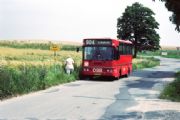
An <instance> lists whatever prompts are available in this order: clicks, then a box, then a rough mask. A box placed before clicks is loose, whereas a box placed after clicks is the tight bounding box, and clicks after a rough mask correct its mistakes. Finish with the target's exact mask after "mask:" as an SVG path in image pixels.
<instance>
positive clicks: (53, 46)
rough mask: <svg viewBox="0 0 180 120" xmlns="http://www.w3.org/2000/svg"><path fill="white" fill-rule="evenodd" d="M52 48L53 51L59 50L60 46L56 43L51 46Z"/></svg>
mask: <svg viewBox="0 0 180 120" xmlns="http://www.w3.org/2000/svg"><path fill="white" fill-rule="evenodd" d="M50 50H52V51H59V50H60V47H59V46H58V45H56V44H53V45H51V46H50Z"/></svg>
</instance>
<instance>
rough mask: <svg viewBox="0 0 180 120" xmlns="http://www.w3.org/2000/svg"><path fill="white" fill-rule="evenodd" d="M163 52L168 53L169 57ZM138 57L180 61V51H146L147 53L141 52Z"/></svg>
mask: <svg viewBox="0 0 180 120" xmlns="http://www.w3.org/2000/svg"><path fill="white" fill-rule="evenodd" d="M162 52H167V55H162V54H161V53H162ZM138 55H142V56H162V57H166V58H176V59H180V50H179V51H177V50H158V51H146V52H139V53H138Z"/></svg>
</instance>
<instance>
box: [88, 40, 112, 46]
mask: <svg viewBox="0 0 180 120" xmlns="http://www.w3.org/2000/svg"><path fill="white" fill-rule="evenodd" d="M85 44H86V45H112V42H111V41H110V40H104V39H102V40H99V39H98V40H97V39H87V40H85Z"/></svg>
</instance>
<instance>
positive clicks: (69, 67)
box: [65, 56, 74, 74]
mask: <svg viewBox="0 0 180 120" xmlns="http://www.w3.org/2000/svg"><path fill="white" fill-rule="evenodd" d="M65 69H66V73H67V74H71V73H72V72H73V71H74V60H73V59H72V58H71V57H70V56H68V58H67V59H66V61H65Z"/></svg>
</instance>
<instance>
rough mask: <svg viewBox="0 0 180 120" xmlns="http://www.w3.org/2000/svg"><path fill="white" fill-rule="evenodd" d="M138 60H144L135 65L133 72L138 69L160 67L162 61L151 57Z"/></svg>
mask: <svg viewBox="0 0 180 120" xmlns="http://www.w3.org/2000/svg"><path fill="white" fill-rule="evenodd" d="M137 59H143V60H142V61H140V62H137V63H135V64H133V70H138V69H143V68H151V67H155V66H157V65H160V61H159V60H158V59H155V58H153V57H150V58H142V57H141V58H139V57H138V58H137Z"/></svg>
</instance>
